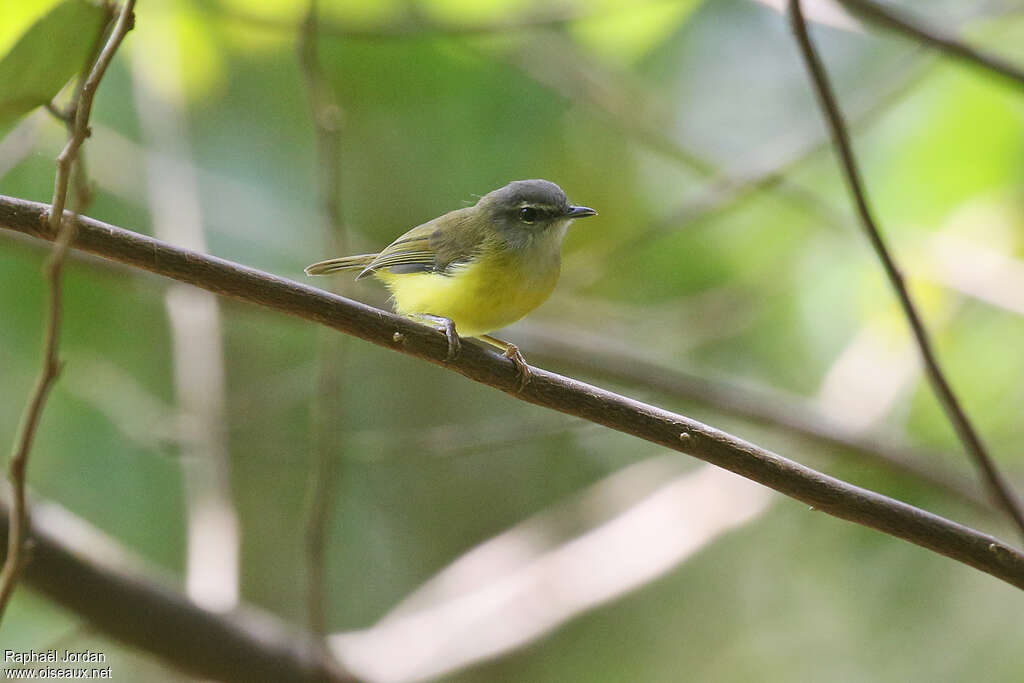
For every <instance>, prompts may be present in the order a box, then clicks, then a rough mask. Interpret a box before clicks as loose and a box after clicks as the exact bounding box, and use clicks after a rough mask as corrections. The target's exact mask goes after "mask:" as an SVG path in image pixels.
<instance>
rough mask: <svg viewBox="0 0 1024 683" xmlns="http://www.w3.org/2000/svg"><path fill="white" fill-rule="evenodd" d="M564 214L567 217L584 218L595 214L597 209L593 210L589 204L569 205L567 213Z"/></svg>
mask: <svg viewBox="0 0 1024 683" xmlns="http://www.w3.org/2000/svg"><path fill="white" fill-rule="evenodd" d="M565 215H566V216H568V217H569V218H586V217H587V216H596V215H597V211H594V210H593V209H591V208H590V207H589V206H570V207H569V213H567V214H565Z"/></svg>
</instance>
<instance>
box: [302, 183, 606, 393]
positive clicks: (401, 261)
mask: <svg viewBox="0 0 1024 683" xmlns="http://www.w3.org/2000/svg"><path fill="white" fill-rule="evenodd" d="M594 215H597V212H596V211H594V210H593V209H591V208H588V207H586V206H573V205H572V204H570V203H569V200H568V199H567V198H566V196H565V192H563V191H562V188H560V187H558V185H555V184H554V183H552V182H549V181H547V180H516V181H513V182H511V183H509V184H508V185H506V186H505V187H502V188H499V189H497V190H494V191H493V192H490V193H488V194H486V195H484V196H483V197H481V198H480V200H479V201H478V202H477V203H476V204H475V205H473V206H468V207H465V208H462V209H457V210H455V211H450V212H448V213H446V214H444V215H443V216H438V217H437V218H435V219H434V220H432V221H429V222H427V223H424V224H422V225H419V226H416V227H415V228H413V229H412V230H410V231H409V232H407V233H405V234H404V235H402V236H401V237H399V238H398V239H396V240H395V241H394V242H392V243H391V244H390V245H388V246H387V248H385V249H384V250H383V251H382V252H380V253H379V254H360V255H358V256H342V257H339V258H333V259H328V260H327V261H320V262H319V263H314V264H312V265H311V266H309V267H307V268H306V273H307V274H308V275H326V274H328V273H333V272H336V271H339V270H359V271H360V272H359V275H358V276H357V277H356V279H357V280H359V279H362V278H364V277H368V276H370V275H373V276H374V277H376V278H377V279H378V280H380V281H381V282H383V283H384V284H385V286H387V288H388V289H389V290H390V291H391V298H392V300H393V302H394V307H395V311H396V312H397V313H398V314H399V315H403V316H406V317H409V318H413V319H417V320H420V321H425V322H428V323H429V324H431V325H432V326H436V327H438V328H439V329H441V330H442V331H444V333H445V334H446V335H447V337H448V352H449V353H448V358H449V360H451V359H453V358H455V357H456V356H457V355H458V352H459V349H460V346H459V334H461V335H463V336H466V337H475V338H477V339H480V340H481V341H484V342H487V343H488V344H491V345H493V346H496V347H498V348H499V349H502V350H503V351H504V355H505V357H507V358H509V359H510V360H512V362H513V363H515V364H516V367H517V368H518V369H519V373H520V380H521V383H520V387H522V386H523V385H525V384H526V382H527V381H529V377H530V371H529V367H528V366H527V364H526V361H525V360H524V359H523V357H522V354H520V353H519V349H517V348H516V347H515V345H514V344H510V343H508V342H505V341H502V340H500V339H496V338H494V337H491V336H489V334H488V333H489V332H492V331H493V330H496V329H499V328H501V327H505V326H506V325H509V324H511V323H514V322H515V321H516V320H519V319H520V318H522V317H523V316H524V315H526V314H527V313H529V312H530V311H532V310H533V309H535V308H536V307H537V306H539V305H541V304H542V303H543V302H544V301H545V300H546V299H547V298H548V296H549V295H550V294H551V291H552V290H553V289H554V287H555V283H556V282H558V275H559V271H560V269H561V260H562V240H563V239H564V238H565V233H566V230H567V229H568V227H569V224H570V223H571V222H572V221H573V219H575V218H584V217H586V216H594Z"/></svg>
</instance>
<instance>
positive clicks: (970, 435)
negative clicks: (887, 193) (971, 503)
mask: <svg viewBox="0 0 1024 683" xmlns="http://www.w3.org/2000/svg"><path fill="white" fill-rule="evenodd" d="M789 16H790V20H791V23H792V26H793V32H794V34H795V36H796V40H797V43H798V44H799V46H800V52H801V55H802V56H803V59H804V62H805V64H806V65H807V70H808V71H809V73H810V76H811V80H812V81H813V82H814V92H815V94H816V97H817V99H818V103H819V104H820V105H821V110H822V113H823V114H824V116H825V118H826V120H827V122H828V126H829V130H830V132H831V134H832V137H833V140H834V142H835V145H836V149H837V150H838V152H839V160H840V165H841V167H842V170H843V175H844V177H845V179H846V182H847V185H848V186H849V190H850V194H851V197H852V199H853V202H854V204H855V205H856V209H857V214H858V216H859V217H860V220H861V223H862V225H863V227H864V231H865V232H866V233H867V235H868V239H869V240H870V242H871V246H872V247H873V248H874V250H875V253H876V254H877V255H878V258H879V260H880V261H881V262H882V267H883V268H884V269H885V273H886V275H887V276H888V278H889V281H890V283H891V284H892V287H893V289H894V290H895V292H896V296H897V298H898V299H899V302H900V306H901V307H902V308H903V313H904V315H905V316H906V318H907V321H908V323H909V324H910V329H911V331H912V333H913V336H914V341H915V342H916V344H917V348H918V351H919V352H920V354H921V360H922V362H923V363H924V370H925V374H926V375H927V376H928V380H929V381H930V382H931V385H932V389H933V390H934V391H935V394H936V396H937V398H938V399H939V402H940V403H941V404H942V407H943V409H944V410H945V411H946V416H947V417H948V418H949V421H950V422H951V423H952V425H953V428H954V429H955V430H956V433H957V435H958V436H959V437H960V440H961V442H963V445H964V448H965V449H966V450H967V453H968V454H969V455H970V456H971V458H972V460H973V461H974V463H975V465H976V466H977V467H978V469H979V470H980V471H981V474H982V477H983V479H984V480H985V482H986V484H987V485H988V487H989V489H990V491H991V494H992V496H993V498H994V499H995V501H996V503H997V504H998V505H999V507H1001V508H1003V509H1004V510H1005V511H1006V513H1007V514H1008V515H1009V516H1010V518H1011V519H1012V520H1013V522H1014V523H1015V524H1016V525H1017V527H1018V528H1019V529H1020V531H1021V533H1022V534H1024V510H1022V509H1021V506H1020V503H1019V501H1018V500H1017V498H1016V496H1015V494H1014V493H1013V490H1012V488H1011V487H1010V484H1009V483H1008V482H1007V481H1006V480H1005V479H1004V478H1003V475H1002V473H1001V472H1000V471H999V469H998V468H997V467H996V464H995V462H994V461H993V460H992V458H991V456H990V455H989V454H988V451H987V450H986V448H985V445H984V444H983V443H982V441H981V437H980V436H979V435H978V433H977V432H976V431H975V429H974V425H973V424H972V423H971V421H970V419H968V417H967V414H966V413H965V412H964V410H963V408H962V407H961V405H960V402H959V400H958V399H957V397H956V395H955V394H954V393H953V389H952V387H951V386H950V384H949V382H948V381H947V379H946V376H945V374H944V373H943V372H942V369H941V368H940V367H939V362H938V359H937V358H936V357H935V352H934V351H933V350H932V345H931V340H930V339H929V336H928V332H927V330H926V329H925V327H924V323H923V322H922V321H921V316H920V314H919V313H918V311H917V308H916V306H915V305H914V302H913V300H912V299H911V297H910V292H909V290H908V289H907V285H906V283H905V282H904V279H903V274H902V273H901V272H900V269H899V266H897V264H896V262H895V260H894V259H893V257H892V255H891V253H890V252H889V248H888V247H887V246H886V244H885V239H884V238H883V237H882V233H881V231H880V230H879V229H878V224H877V223H876V222H875V219H874V216H873V215H872V213H871V209H870V208H869V207H868V200H867V194H866V192H865V190H864V186H863V183H862V181H861V178H860V173H859V171H858V169H857V163H856V161H855V160H854V157H853V147H852V145H851V144H850V136H849V131H848V130H847V128H846V124H845V123H844V121H843V115H842V113H841V112H840V110H839V105H838V104H837V102H836V99H835V95H834V94H833V92H832V88H831V86H830V85H829V82H828V75H827V74H826V72H825V67H824V65H823V64H822V63H821V60H820V59H819V57H818V54H817V53H816V52H815V50H814V46H813V44H812V43H811V39H810V36H809V35H808V33H807V24H806V23H805V21H804V17H803V13H802V12H801V9H800V0H789Z"/></svg>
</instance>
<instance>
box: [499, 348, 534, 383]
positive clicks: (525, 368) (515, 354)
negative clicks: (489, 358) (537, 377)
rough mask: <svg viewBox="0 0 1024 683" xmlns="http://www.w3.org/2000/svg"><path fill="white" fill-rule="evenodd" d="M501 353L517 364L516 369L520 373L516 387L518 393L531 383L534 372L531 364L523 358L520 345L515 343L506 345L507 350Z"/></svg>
mask: <svg viewBox="0 0 1024 683" xmlns="http://www.w3.org/2000/svg"><path fill="white" fill-rule="evenodd" d="M501 355H503V356H505V358H508V359H509V360H510V361H512V363H513V364H514V365H515V366H516V371H518V373H519V386H518V387H517V388H516V393H517V394H518V393H519V392H520V391H522V390H523V389H525V388H526V385H527V384H529V383H530V379H531V378H532V377H533V372H531V371H530V366H529V365H528V364H527V363H526V359H525V358H523V354H522V353H520V352H519V347H518V346H516V345H515V344H509V345H508V346H506V347H505V351H504V352H503V353H502V354H501Z"/></svg>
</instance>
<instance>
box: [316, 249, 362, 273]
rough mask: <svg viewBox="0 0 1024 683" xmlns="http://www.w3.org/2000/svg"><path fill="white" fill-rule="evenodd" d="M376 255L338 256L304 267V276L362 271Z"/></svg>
mask: <svg viewBox="0 0 1024 683" xmlns="http://www.w3.org/2000/svg"><path fill="white" fill-rule="evenodd" d="M375 258H377V255H376V254H359V255H358V256H339V257H338V258H331V259H327V260H326V261H320V262H319V263H314V264H312V265H309V266H306V275H327V274H328V273H336V272H337V271H339V270H362V269H363V268H366V266H368V265H370V262H371V261H373V259H375Z"/></svg>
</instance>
